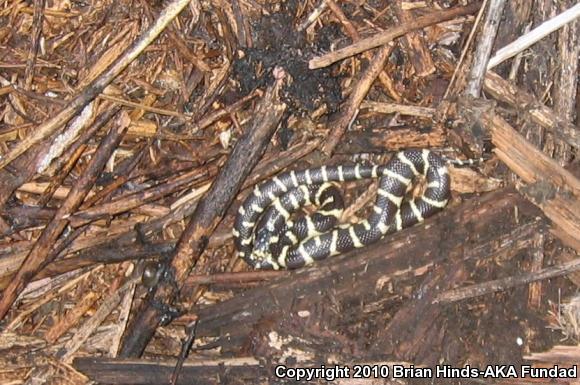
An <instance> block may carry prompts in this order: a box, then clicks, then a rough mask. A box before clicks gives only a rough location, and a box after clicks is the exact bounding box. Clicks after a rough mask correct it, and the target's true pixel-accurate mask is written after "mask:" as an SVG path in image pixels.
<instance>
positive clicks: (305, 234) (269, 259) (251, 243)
mask: <svg viewBox="0 0 580 385" xmlns="http://www.w3.org/2000/svg"><path fill="white" fill-rule="evenodd" d="M482 160H483V159H468V160H459V159H449V158H446V157H443V156H441V155H439V154H438V153H436V152H434V151H431V150H429V149H408V150H403V151H399V152H397V153H396V154H395V155H394V156H393V157H392V158H391V159H390V160H389V161H388V162H387V163H386V164H385V165H369V164H360V163H356V164H351V165H337V166H321V167H317V168H309V169H305V170H299V171H294V170H292V171H286V172H283V173H280V174H278V175H276V176H274V177H273V178H271V179H269V180H266V181H264V182H261V183H259V184H256V185H255V186H254V189H253V191H252V192H251V193H250V194H249V195H248V196H247V197H246V199H245V200H244V201H243V203H242V204H241V205H240V207H239V210H238V212H237V214H236V217H235V220H234V226H233V230H232V234H233V236H234V244H235V247H236V249H237V253H238V256H239V257H240V258H242V259H243V260H245V261H246V262H247V263H248V264H249V265H250V266H252V267H253V268H256V269H274V270H278V269H284V268H285V269H296V268H300V267H303V266H306V265H310V264H313V263H314V262H316V261H320V260H323V259H326V258H328V257H332V256H335V255H338V254H343V253H346V252H348V251H351V250H353V249H358V248H362V247H366V246H368V245H371V244H373V243H375V242H377V241H378V240H380V239H382V238H383V237H385V236H386V235H388V234H391V233H394V232H397V231H400V230H402V229H404V228H407V227H410V226H413V225H415V224H417V223H420V222H423V221H424V220H425V219H426V218H428V217H430V216H432V215H433V214H435V213H437V212H438V211H440V210H442V209H443V208H444V207H445V206H446V205H447V202H448V201H449V198H450V177H449V170H448V167H447V164H455V165H460V166H464V165H473V164H475V163H476V162H479V161H482ZM420 176H423V179H424V180H425V185H424V188H423V192H422V193H421V194H420V196H416V197H410V198H409V197H407V196H406V194H407V192H408V191H409V190H410V189H411V188H412V187H413V186H414V185H415V182H416V181H417V179H418V177H420ZM368 178H374V179H378V190H377V196H376V199H375V202H374V205H373V206H372V210H370V215H369V216H368V217H366V218H365V219H362V220H360V221H358V222H355V223H347V224H338V221H339V218H340V216H341V215H342V211H343V210H344V202H343V199H342V195H341V192H340V190H339V188H338V186H337V183H339V182H347V181H354V180H360V179H368ZM305 206H315V207H317V210H316V211H315V212H314V213H312V214H310V215H304V216H301V217H299V218H297V219H296V220H293V219H292V218H293V214H294V213H296V212H297V211H298V210H299V209H301V208H303V207H305Z"/></svg>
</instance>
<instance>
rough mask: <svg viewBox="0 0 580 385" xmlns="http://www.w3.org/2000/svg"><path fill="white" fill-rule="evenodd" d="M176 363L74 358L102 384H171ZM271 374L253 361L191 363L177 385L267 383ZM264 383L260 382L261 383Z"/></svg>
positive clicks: (231, 359) (230, 360)
mask: <svg viewBox="0 0 580 385" xmlns="http://www.w3.org/2000/svg"><path fill="white" fill-rule="evenodd" d="M175 364H176V360H167V361H163V362H160V361H159V360H130V359H124V360H119V359H111V358H99V357H79V358H75V360H74V362H73V366H74V367H75V369H77V370H78V371H80V372H82V373H84V374H85V375H86V376H88V377H89V378H91V379H92V380H93V381H95V382H97V383H100V384H129V383H130V384H135V385H155V384H169V380H170V378H171V375H172V373H173V369H174V368H175ZM271 377H272V376H271V374H270V373H269V372H268V371H267V370H266V369H265V368H264V367H263V366H261V365H259V362H258V361H257V360H255V359H254V358H251V357H247V358H230V359H221V360H195V361H194V360H188V361H186V362H185V364H184V365H183V367H182V370H181V373H180V375H179V377H178V380H177V383H176V384H177V385H191V384H211V385H214V384H218V383H222V384H223V383H232V381H233V383H258V382H259V383H261V382H264V383H265V382H267V380H268V378H271ZM260 380H261V381H260Z"/></svg>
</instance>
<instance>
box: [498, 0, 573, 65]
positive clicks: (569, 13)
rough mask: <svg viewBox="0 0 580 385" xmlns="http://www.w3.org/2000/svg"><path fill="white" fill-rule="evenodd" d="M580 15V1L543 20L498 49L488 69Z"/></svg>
mask: <svg viewBox="0 0 580 385" xmlns="http://www.w3.org/2000/svg"><path fill="white" fill-rule="evenodd" d="M578 17H580V3H578V4H576V5H575V6H573V7H572V8H570V9H568V10H566V11H564V12H562V13H561V14H559V15H558V16H556V17H553V18H551V19H550V20H548V21H545V22H543V23H542V24H541V25H540V26H538V27H536V28H534V29H533V30H531V31H530V32H529V33H526V34H525V35H523V36H521V37H519V38H518V39H516V40H515V41H514V42H512V43H510V44H508V45H506V46H505V47H503V48H502V49H500V50H499V51H497V52H496V54H495V56H494V57H492V58H491V59H490V60H489V63H488V64H487V69H488V70H489V69H492V68H493V67H495V66H497V65H498V64H500V63H502V62H504V61H505V60H507V59H509V58H510V57H512V56H514V55H517V54H518V53H519V52H521V51H523V50H525V49H526V48H528V47H529V46H531V45H532V44H534V43H536V42H537V41H539V40H541V39H543V38H544V37H545V36H547V35H549V34H551V33H552V32H554V31H555V30H557V29H559V28H561V27H562V26H564V25H565V24H568V23H569V22H571V21H573V20H574V19H576V18H578Z"/></svg>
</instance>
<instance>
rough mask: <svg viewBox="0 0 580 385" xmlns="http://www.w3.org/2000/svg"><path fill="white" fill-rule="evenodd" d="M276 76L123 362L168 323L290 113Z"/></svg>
mask: <svg viewBox="0 0 580 385" xmlns="http://www.w3.org/2000/svg"><path fill="white" fill-rule="evenodd" d="M274 72H275V73H274V77H275V78H276V81H275V83H274V85H272V86H271V87H270V88H269V89H268V91H267V92H266V94H265V96H264V98H263V100H262V101H261V103H260V104H259V105H258V107H257V111H256V116H257V118H256V119H255V120H254V122H253V126H252V127H251V128H249V129H248V130H247V131H246V133H245V135H244V136H243V137H242V138H240V139H239V140H238V142H237V143H236V146H235V147H234V149H233V150H232V153H231V155H230V157H229V158H228V161H227V162H226V164H225V165H224V166H223V168H222V169H221V170H220V173H219V174H218V176H217V177H216V179H215V180H214V182H213V183H212V186H211V188H210V190H209V191H208V192H207V193H206V195H205V196H204V197H203V198H202V199H201V200H200V201H199V203H198V204H197V206H196V209H195V211H194V213H193V215H192V217H191V220H190V221H189V223H188V225H187V227H186V228H185V230H184V231H183V233H182V234H181V237H180V239H179V241H178V243H177V246H176V250H175V253H173V254H172V256H171V258H170V263H169V266H168V274H165V275H164V277H166V278H167V279H164V280H162V281H161V282H160V284H159V285H158V286H157V287H156V291H155V292H154V293H152V295H151V300H150V301H149V302H147V303H145V304H144V305H143V307H142V309H140V312H139V313H138V314H137V315H136V316H135V317H134V319H133V322H132V324H131V325H130V327H129V328H128V329H127V333H126V335H125V338H124V341H123V346H122V348H121V351H120V356H121V357H135V356H138V355H140V354H141V353H142V352H143V350H144V349H145V346H146V345H147V343H148V342H149V340H150V339H151V338H152V337H153V334H154V332H155V329H156V328H157V326H158V325H159V324H160V322H161V321H162V320H163V319H164V318H166V317H168V314H166V313H167V311H168V309H169V307H170V306H171V305H172V303H173V301H174V300H175V298H176V296H177V294H178V290H179V288H180V287H181V286H183V284H184V282H185V279H186V278H187V275H188V274H189V272H190V271H191V269H192V268H193V267H194V266H195V264H196V262H197V260H198V259H199V257H200V256H201V254H202V252H203V251H204V250H205V248H206V246H207V243H208V239H209V237H210V236H211V234H212V233H213V231H214V230H215V228H216V227H217V225H218V223H219V222H220V221H221V220H222V219H223V216H224V215H225V213H226V210H227V208H228V207H229V206H230V204H231V203H232V201H233V200H234V198H235V196H236V193H237V192H238V191H239V189H240V188H241V187H242V184H243V182H244V180H245V178H246V177H247V176H248V175H249V173H250V171H251V170H252V168H253V167H254V166H255V165H256V163H257V162H258V160H259V159H260V157H261V156H262V154H263V152H264V150H265V149H266V146H267V145H268V143H270V139H271V137H272V135H273V134H274V132H275V131H276V128H277V127H278V124H279V122H280V119H281V118H282V115H283V113H284V111H285V109H286V105H285V104H284V103H282V102H280V100H279V98H278V91H279V89H280V87H281V86H282V84H283V81H284V78H285V74H284V72H283V70H281V69H278V68H277V69H275V70H274Z"/></svg>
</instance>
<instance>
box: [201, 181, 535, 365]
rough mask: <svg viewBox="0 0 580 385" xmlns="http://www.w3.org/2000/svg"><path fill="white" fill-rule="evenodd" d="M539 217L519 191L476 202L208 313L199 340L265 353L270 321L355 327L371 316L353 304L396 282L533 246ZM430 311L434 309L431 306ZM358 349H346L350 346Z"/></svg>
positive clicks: (278, 328) (375, 298)
mask: <svg viewBox="0 0 580 385" xmlns="http://www.w3.org/2000/svg"><path fill="white" fill-rule="evenodd" d="M537 215H538V210H537V209H535V208H534V207H533V205H531V204H529V202H526V200H525V199H523V198H522V197H521V196H520V195H519V194H517V193H515V192H514V191H513V190H501V191H498V192H495V193H491V194H488V195H486V196H484V197H482V198H481V199H473V200H471V201H469V202H466V203H465V204H464V205H462V206H461V207H459V208H456V209H447V210H445V211H444V212H442V213H441V214H439V215H437V216H436V217H434V218H430V219H428V220H427V221H426V222H425V223H424V224H423V225H420V226H415V227H413V228H410V229H407V230H404V231H401V232H399V233H396V234H394V235H393V236H391V237H389V238H387V239H384V240H382V241H380V242H378V243H376V244H374V245H371V246H369V247H367V248H364V249H361V250H355V251H353V252H350V253H347V254H345V255H344V256H339V257H336V258H334V259H330V260H327V261H324V262H321V263H319V264H317V265H316V266H314V267H311V268H306V269H301V270H298V271H296V272H292V273H291V274H289V275H288V276H284V277H281V278H280V279H276V280H275V281H273V282H272V283H270V284H269V285H268V286H266V287H260V288H256V289H252V290H249V291H247V292H245V293H244V294H243V295H241V296H237V297H235V298H232V299H230V300H228V301H225V302H222V303H219V304H216V305H212V306H209V307H207V308H204V309H200V310H199V312H198V313H197V316H198V317H199V324H198V328H197V333H198V335H199V336H223V337H226V336H227V338H222V339H220V341H219V342H217V344H218V345H221V346H222V348H223V349H225V350H236V351H239V350H240V349H241V347H242V346H246V348H247V346H250V347H251V346H254V347H258V346H260V347H262V349H261V353H264V351H263V344H262V343H260V342H259V338H258V337H257V335H258V336H259V335H260V333H258V334H257V335H256V330H258V331H259V330H260V325H261V324H262V323H263V322H267V324H268V325H269V329H268V330H269V331H274V332H276V333H278V334H282V335H285V334H288V333H291V332H292V330H293V329H294V332H296V333H305V328H307V327H306V325H332V324H333V322H337V321H336V319H334V320H333V316H332V315H329V312H330V313H333V312H334V313H340V316H339V317H340V318H341V319H342V321H341V322H347V323H349V324H350V323H355V322H357V320H358V321H360V317H365V316H366V315H365V314H362V312H361V311H360V309H358V308H356V309H354V310H352V311H350V312H349V311H348V310H347V309H350V307H349V306H348V304H349V303H352V302H353V301H354V303H360V302H364V303H367V304H368V303H373V302H381V301H383V300H384V296H385V295H386V293H385V291H386V287H387V286H388V284H389V282H392V281H393V280H396V279H398V278H401V277H405V276H406V277H409V276H415V275H422V274H425V273H426V272H427V271H429V269H430V268H431V267H432V266H433V265H436V264H439V263H444V262H445V261H448V259H449V258H450V256H453V258H456V259H457V260H463V259H469V258H478V259H485V258H491V257H493V256H496V255H498V254H500V253H509V254H512V253H514V252H516V251H517V250H521V249H522V248H526V247H531V244H532V241H533V234H535V233H537V232H538V231H540V228H541V227H542V226H543V221H542V220H541V219H537ZM466 245H469V247H466ZM410 256H412V257H410ZM458 283H459V282H456V284H458ZM389 296H390V294H389ZM331 304H334V305H332V308H333V310H332V311H330V310H329V308H330V307H331ZM429 306H434V305H431V304H430V302H429ZM340 309H343V310H342V311H341V310H340ZM319 313H320V314H319ZM334 317H337V316H336V315H335V316H334ZM288 318H291V319H292V322H291V323H290V325H288V322H287V321H285V320H287V319H288ZM345 318H346V319H348V320H347V321H345V320H344V319H345ZM292 324H293V325H294V326H292ZM412 327H413V323H412V322H411V324H409V328H412ZM343 338H345V337H344V336H343ZM350 343H351V342H348V343H346V342H345V346H347V347H348V346H349V344H350ZM360 343H362V342H361V341H358V342H356V343H355V345H356V344H360ZM307 350H308V349H307ZM347 351H351V349H350V348H348V349H347ZM267 354H268V356H271V357H272V356H276V355H282V354H283V353H282V352H280V351H275V349H274V348H272V347H270V351H268V353H267Z"/></svg>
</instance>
